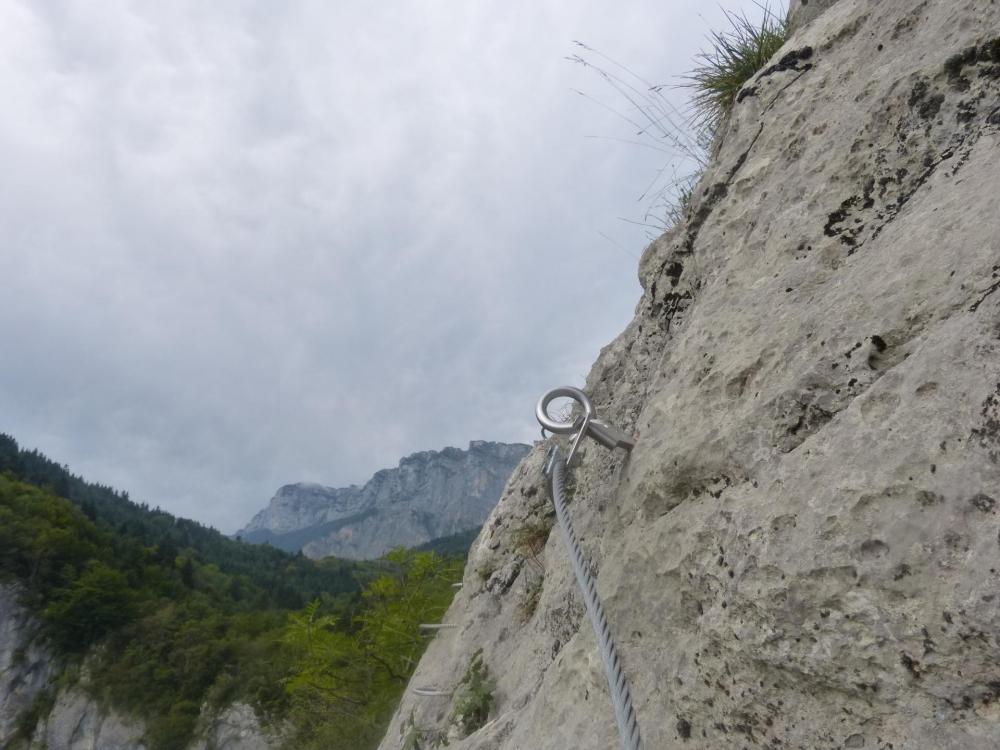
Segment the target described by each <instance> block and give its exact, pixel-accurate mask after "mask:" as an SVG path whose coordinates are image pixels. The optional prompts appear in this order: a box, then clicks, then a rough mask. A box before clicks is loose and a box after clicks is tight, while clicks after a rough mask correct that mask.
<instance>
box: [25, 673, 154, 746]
mask: <svg viewBox="0 0 1000 750" xmlns="http://www.w3.org/2000/svg"><path fill="white" fill-rule="evenodd" d="M144 732H145V727H144V726H143V724H142V723H141V722H139V721H134V720H130V719H128V718H126V717H124V716H122V715H121V714H119V713H117V712H115V711H112V710H107V709H103V708H102V707H101V706H99V705H98V704H97V702H96V701H95V700H94V699H93V698H91V697H90V696H88V695H87V694H86V693H84V692H83V691H81V690H78V689H76V688H70V689H68V690H64V691H62V692H60V693H59V695H58V697H57V698H56V702H55V705H54V706H53V707H52V711H51V712H50V713H49V714H48V716H47V717H45V718H43V719H42V720H41V721H40V722H39V725H38V728H37V729H36V730H35V735H34V737H33V739H32V743H31V747H32V750H35V748H37V749H38V750H146V744H145V743H144V742H143V739H142V737H143V734H144Z"/></svg>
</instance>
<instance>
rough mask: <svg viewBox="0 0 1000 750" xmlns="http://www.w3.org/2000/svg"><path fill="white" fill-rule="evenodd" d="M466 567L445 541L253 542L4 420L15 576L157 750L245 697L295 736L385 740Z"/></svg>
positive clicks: (351, 743)
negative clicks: (21, 435) (325, 548)
mask: <svg viewBox="0 0 1000 750" xmlns="http://www.w3.org/2000/svg"><path fill="white" fill-rule="evenodd" d="M460 574H461V561H460V560H459V559H457V558H444V557H441V556H439V555H437V554H434V553H432V552H410V551H403V550H400V551H397V552H394V553H392V554H390V555H389V556H387V557H386V558H385V559H383V560H381V561H377V562H372V563H354V562H347V561H342V560H336V559H326V560H323V561H319V562H314V561H312V560H309V559H307V558H305V557H303V556H301V555H291V554H288V553H285V552H281V551H280V550H275V549H273V548H270V547H266V546H258V545H248V544H242V543H240V542H237V541H234V540H231V539H228V538H226V537H225V536H223V535H222V534H220V533H218V532H217V531H214V530H213V529H210V528H207V527H204V526H201V525H200V524H197V523H195V522H193V521H187V520H185V519H179V518H175V517H174V516H172V515H170V514H169V513H165V512H163V511H160V510H152V509H149V508H148V507H146V506H141V505H137V504H135V503H133V502H131V501H130V500H129V499H128V496H127V495H125V494H123V493H118V492H116V491H115V490H112V489H111V488H108V487H103V486H100V485H95V484H90V483H87V482H85V481H84V480H83V479H81V478H79V477H75V476H73V475H72V474H70V472H69V471H68V470H67V469H66V468H65V467H62V466H59V465H58V464H56V463H55V462H52V461H50V460H49V459H47V458H45V457H44V456H42V455H41V454H39V453H37V452H35V451H22V450H20V449H19V448H18V446H17V443H16V442H15V441H14V440H13V439H12V438H10V437H8V436H6V435H0V580H15V581H17V582H19V584H20V586H21V588H22V589H23V591H24V596H23V602H24V604H25V605H27V606H28V607H29V608H30V609H32V610H33V611H34V612H35V613H36V614H37V616H38V617H39V619H40V620H41V622H42V623H43V625H44V634H43V635H44V637H45V638H46V639H47V641H48V642H49V644H50V645H51V646H52V648H53V649H54V650H55V651H56V653H57V654H59V655H60V657H61V659H62V661H63V662H64V664H65V668H64V670H63V674H62V676H61V678H60V680H61V682H62V683H64V684H65V683H67V682H73V681H74V680H77V679H79V680H80V682H81V685H82V686H83V687H84V688H85V689H87V690H88V691H90V692H92V693H93V694H95V695H96V696H97V697H98V698H100V699H102V700H105V701H107V702H109V703H110V704H111V705H113V706H115V707H116V708H118V709H120V710H122V711H124V712H126V713H130V714H133V715H137V716H140V717H142V718H143V719H144V720H145V722H146V726H147V727H148V735H147V738H146V739H147V741H148V742H149V744H150V746H151V748H152V749H153V750H175V749H178V748H183V747H185V746H186V745H187V744H188V743H189V742H190V740H191V738H192V736H193V734H194V732H195V731H196V729H197V727H198V725H199V720H200V718H201V717H202V715H203V713H204V709H205V708H208V709H209V711H211V710H212V709H218V708H221V707H223V706H225V705H227V704H229V703H231V702H233V701H237V700H239V701H245V702H248V703H250V704H251V705H253V706H254V708H255V709H256V710H257V712H258V714H259V715H260V716H262V717H264V718H265V719H266V720H269V721H270V722H272V723H274V724H281V725H282V726H283V727H284V728H285V731H286V732H287V733H288V735H289V738H290V740H289V741H290V743H291V744H294V746H295V747H310V746H313V747H325V748H327V747H328V748H337V747H345V748H347V747H350V748H365V747H368V746H374V745H375V744H377V742H378V739H379V738H380V736H381V734H380V733H381V731H382V730H383V728H384V725H385V723H386V722H387V721H388V719H389V716H390V715H391V712H392V710H393V708H394V706H395V704H396V702H397V701H398V698H399V695H400V694H401V692H402V690H403V689H404V687H405V684H406V681H407V679H408V677H409V674H410V673H411V672H412V670H413V667H414V666H415V664H416V661H417V660H418V659H419V657H420V654H421V653H422V650H423V648H424V645H425V643H426V641H425V640H424V639H422V638H421V637H420V634H419V630H418V627H417V626H418V624H419V623H420V622H426V621H433V620H435V619H439V618H440V616H441V614H442V613H443V612H444V610H445V608H446V607H447V605H448V603H449V602H450V599H451V596H452V593H453V590H452V588H451V582H452V581H454V580H456V579H457V578H456V577H458V576H460ZM300 610H301V611H300ZM82 674H86V677H85V678H83V677H81V675H82ZM22 723H25V722H22ZM30 723H31V722H28V723H25V726H24V727H22V732H21V734H22V739H27V737H26V735H28V736H30V730H31V729H32V727H31V726H28V725H27V724H30Z"/></svg>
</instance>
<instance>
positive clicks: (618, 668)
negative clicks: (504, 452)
mask: <svg viewBox="0 0 1000 750" xmlns="http://www.w3.org/2000/svg"><path fill="white" fill-rule="evenodd" d="M565 472H566V459H565V458H563V456H562V453H561V452H560V451H559V449H558V448H555V449H553V454H552V459H551V461H550V463H549V475H550V477H551V480H552V503H553V505H555V507H556V518H557V519H558V521H559V527H560V528H561V529H562V535H563V542H564V543H565V544H566V548H567V549H568V550H569V556H570V560H571V561H572V563H573V572H574V573H575V574H576V582H577V584H578V585H579V587H580V592H581V593H582V594H583V601H584V603H585V604H586V606H587V616H588V617H589V618H590V624H591V625H592V626H593V628H594V634H595V635H596V636H597V647H598V650H599V651H600V652H601V661H603V662H604V674H605V676H606V677H607V678H608V688H609V689H610V690H611V702H612V703H613V704H614V708H615V720H616V721H617V722H618V735H619V737H620V738H621V746H622V750H641V749H642V738H641V737H640V736H639V720H638V718H637V716H636V713H635V708H634V707H633V706H632V693H631V692H630V691H629V687H628V680H627V679H626V677H625V670H624V669H623V668H622V662H621V659H620V658H619V657H618V649H616V648H615V642H614V640H613V639H612V638H611V628H610V627H609V626H608V618H607V616H606V615H605V614H604V607H603V606H602V605H601V600H600V598H599V597H598V595H597V586H596V584H595V583H594V578H593V576H591V575H590V570H589V568H588V566H587V565H585V564H584V561H583V552H582V550H581V549H580V543H579V542H578V541H577V538H576V533H575V532H574V531H573V521H572V519H571V518H570V515H569V511H568V510H567V508H566V499H565V495H566V487H565V478H564V475H565Z"/></svg>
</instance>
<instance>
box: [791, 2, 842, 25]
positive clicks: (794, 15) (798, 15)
mask: <svg viewBox="0 0 1000 750" xmlns="http://www.w3.org/2000/svg"><path fill="white" fill-rule="evenodd" d="M837 1H838V0H791V2H790V3H789V4H788V25H789V28H791V29H792V30H793V31H797V30H798V29H800V28H802V27H803V26H805V25H806V24H807V23H809V22H810V21H812V20H813V19H814V18H816V17H817V16H818V15H819V14H820V13H822V12H823V11H825V10H826V9H827V8H829V7H830V6H831V5H833V4H834V3H836V2H837Z"/></svg>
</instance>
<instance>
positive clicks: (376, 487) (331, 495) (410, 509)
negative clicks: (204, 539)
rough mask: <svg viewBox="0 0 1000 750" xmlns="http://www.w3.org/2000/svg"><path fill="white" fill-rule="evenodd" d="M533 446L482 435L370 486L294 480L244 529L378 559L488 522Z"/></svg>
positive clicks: (273, 539)
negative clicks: (513, 473)
mask: <svg viewBox="0 0 1000 750" xmlns="http://www.w3.org/2000/svg"><path fill="white" fill-rule="evenodd" d="M528 450H529V448H528V446H527V445H521V444H518V443H514V444H507V443H493V442H486V441H482V440H475V441H472V442H471V443H469V448H468V450H459V449H458V448H445V449H443V450H440V451H422V452H420V453H414V454H413V455H411V456H408V457H406V458H404V459H402V460H401V461H400V462H399V466H398V467H396V468H395V469H384V470H382V471H379V472H376V473H375V475H374V476H373V477H372V478H371V479H370V480H369V481H368V482H367V483H365V485H364V486H363V487H356V486H352V487H345V488H341V489H335V488H332V487H323V486H322V485H317V484H291V485H286V486H284V487H282V488H281V489H280V490H278V492H277V494H276V495H275V496H274V497H273V498H272V499H271V502H270V504H269V505H268V507H267V508H265V509H264V510H262V511H261V512H259V513H258V514H257V515H256V516H254V518H253V520H252V521H251V522H250V523H249V524H248V525H247V526H246V528H244V529H242V530H241V531H240V532H238V533H239V536H240V537H241V538H243V539H244V540H245V541H248V542H268V543H270V544H273V545H275V546H277V547H281V548H283V549H287V550H290V551H298V550H300V549H301V550H302V551H303V553H304V554H306V555H308V556H309V557H313V558H319V557H325V556H327V555H336V556H337V557H346V558H352V559H366V558H376V557H379V556H381V555H382V554H384V553H385V552H387V551H389V550H390V549H392V548H393V547H397V546H405V547H413V546H417V545H420V544H423V543H424V542H428V541H430V540H432V539H436V538H439V537H443V536H448V535H450V534H455V533H458V532H460V531H467V530H468V529H472V528H475V527H477V526H479V525H480V524H482V523H483V521H485V520H486V518H487V516H488V515H489V514H490V511H492V510H493V507H494V506H495V505H496V502H497V498H498V497H499V496H500V492H501V490H502V489H503V486H504V483H505V482H506V481H507V478H508V477H509V476H510V473H511V471H512V470H513V469H514V467H515V466H516V465H517V462H518V461H520V460H521V458H522V457H523V456H524V455H525V454H526V453H527V452H528Z"/></svg>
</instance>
